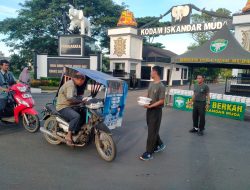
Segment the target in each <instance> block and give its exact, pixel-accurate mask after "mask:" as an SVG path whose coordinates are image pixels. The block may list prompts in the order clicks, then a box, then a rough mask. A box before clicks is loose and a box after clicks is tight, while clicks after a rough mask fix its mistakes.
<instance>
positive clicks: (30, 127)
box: [21, 114, 40, 133]
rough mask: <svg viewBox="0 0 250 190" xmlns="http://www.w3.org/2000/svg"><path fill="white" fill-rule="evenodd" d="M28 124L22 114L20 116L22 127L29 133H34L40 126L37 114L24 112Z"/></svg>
mask: <svg viewBox="0 0 250 190" xmlns="http://www.w3.org/2000/svg"><path fill="white" fill-rule="evenodd" d="M25 115H26V117H27V120H28V121H29V124H28V123H27V122H26V119H25V117H24V116H21V122H22V125H23V127H24V128H25V129H26V130H27V131H29V132H30V133H35V132H37V131H38V129H39V128H40V121H39V118H38V116H37V115H31V114H25Z"/></svg>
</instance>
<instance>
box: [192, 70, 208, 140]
mask: <svg viewBox="0 0 250 190" xmlns="http://www.w3.org/2000/svg"><path fill="white" fill-rule="evenodd" d="M197 82H198V84H196V85H194V95H193V97H192V101H191V102H190V103H189V104H192V103H193V128H192V129H191V130H190V131H189V132H190V133H196V132H198V135H199V136H202V135H203V131H204V129H205V114H206V109H208V108H209V106H210V96H209V87H208V86H207V85H206V84H204V76H202V75H197Z"/></svg>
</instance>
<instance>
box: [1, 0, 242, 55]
mask: <svg viewBox="0 0 250 190" xmlns="http://www.w3.org/2000/svg"><path fill="white" fill-rule="evenodd" d="M24 1H25V0H0V21H2V20H4V19H5V18H13V17H17V15H18V10H19V9H20V8H21V6H20V5H19V4H20V3H23V2H24ZM113 1H115V2H116V3H118V4H121V3H122V2H124V3H125V4H126V5H128V6H129V7H128V9H129V10H130V11H132V12H133V13H134V15H135V17H144V16H156V17H157V16H160V15H161V14H164V13H165V12H167V11H168V10H169V9H170V8H171V7H172V6H176V5H182V4H194V5H195V6H197V7H198V8H200V9H203V8H205V9H206V10H211V9H213V10H216V9H218V8H226V9H228V10H230V11H231V12H232V13H236V12H239V11H240V10H241V9H242V8H243V7H244V6H245V5H246V2H247V0H113ZM117 19H118V18H117ZM163 20H164V21H170V20H171V18H170V14H169V16H167V17H164V18H163ZM114 27H115V26H114ZM3 38H4V36H3V35H0V39H3ZM154 42H161V43H163V45H164V46H165V47H166V48H165V49H168V50H170V51H173V52H175V53H177V54H182V53H184V52H185V51H187V47H188V46H189V45H191V44H192V43H194V40H193V39H192V36H191V34H171V35H165V36H160V37H157V38H155V40H154ZM0 51H2V52H3V53H4V54H5V56H9V55H10V52H9V49H8V47H6V46H5V44H4V43H3V42H0Z"/></svg>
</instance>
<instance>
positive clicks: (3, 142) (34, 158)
mask: <svg viewBox="0 0 250 190" xmlns="http://www.w3.org/2000/svg"><path fill="white" fill-rule="evenodd" d="M143 93H144V91H132V92H129V96H128V100H127V107H126V114H125V117H124V123H123V127H121V128H119V129H116V130H114V131H113V133H114V139H115V142H116V145H117V150H118V154H117V158H116V160H115V161H113V162H112V163H107V162H105V161H103V160H102V159H101V158H99V156H98V154H97V151H96V149H95V146H94V144H92V145H90V146H88V147H85V148H70V147H68V146H66V145H59V146H55V145H50V144H48V143H47V142H46V141H45V139H44V138H43V135H42V134H41V133H40V132H38V133H36V134H30V133H28V132H26V131H25V130H24V129H22V128H18V127H16V126H12V127H6V126H0V189H1V190H5V189H10V190H15V189H18V190H29V189H38V190H40V189H41V190H42V189H53V190H55V189H84V190H89V189H98V190H99V189H103V190H106V189H107V190H110V189H112V190H113V189H114V190H127V189H131V190H134V189H136V190H137V189H138V190H141V189H145V190H148V189H154V190H158V189H161V190H162V189H168V190H169V189H171V190H175V189H176V190H217V189H218V190H224V189H225V190H235V189H238V190H249V189H250V180H249V179H250V164H249V161H250V122H247V121H244V122H240V121H235V120H231V119H224V118H218V117H212V116H207V123H206V131H205V136H203V137H199V136H197V135H194V134H190V133H189V132H188V130H189V129H190V128H191V127H192V121H191V113H189V112H182V111H177V110H173V109H164V111H163V120H162V126H161V130H160V135H161V137H162V139H163V141H164V142H165V143H166V144H167V148H166V149H165V151H164V152H162V153H158V154H155V155H154V159H153V160H151V161H147V162H143V161H140V160H139V159H138V157H139V156H140V155H141V154H142V153H143V152H144V151H145V144H146V137H147V128H146V122H145V110H144V109H143V108H142V107H139V106H138V105H137V103H136V97H138V96H139V95H141V94H143ZM52 97H53V94H40V95H34V98H35V100H36V102H37V109H38V110H41V108H42V106H43V105H44V104H45V103H46V102H49V101H50V100H51V99H52Z"/></svg>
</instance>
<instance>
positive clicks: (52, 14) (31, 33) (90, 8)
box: [0, 0, 126, 62]
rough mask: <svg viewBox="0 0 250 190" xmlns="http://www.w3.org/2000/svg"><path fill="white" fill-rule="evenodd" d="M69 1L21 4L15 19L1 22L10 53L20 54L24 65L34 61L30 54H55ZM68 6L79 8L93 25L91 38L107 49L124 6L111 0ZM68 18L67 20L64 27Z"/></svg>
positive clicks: (29, 0)
mask: <svg viewBox="0 0 250 190" xmlns="http://www.w3.org/2000/svg"><path fill="white" fill-rule="evenodd" d="M68 2H69V1H68V0H26V1H24V3H22V4H21V9H20V10H19V12H18V17H17V18H7V19H5V20H3V21H1V22H0V33H1V34H4V35H5V36H7V37H6V38H5V39H4V40H3V41H4V42H5V43H6V45H7V46H9V47H11V49H12V51H14V50H15V52H16V51H18V52H19V54H20V55H22V56H21V57H22V58H24V60H25V62H28V61H30V60H32V59H33V52H34V51H37V52H40V53H48V54H49V55H57V54H58V52H57V49H58V36H59V35H62V34H64V30H63V11H66V12H68V9H69V6H68V5H69V4H68ZM70 3H72V4H74V5H75V6H77V8H82V9H83V11H84V14H85V16H86V17H88V18H89V19H90V22H91V23H92V24H93V28H92V36H93V37H94V38H96V39H98V40H99V41H100V44H101V47H102V48H109V39H108V36H107V29H108V28H111V27H114V26H116V23H117V21H118V18H119V16H120V13H121V11H122V10H123V9H125V8H126V6H125V5H124V4H123V5H118V4H116V3H114V2H113V1H112V0H91V1H90V0H74V1H70ZM68 26H69V19H68V18H67V28H68Z"/></svg>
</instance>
